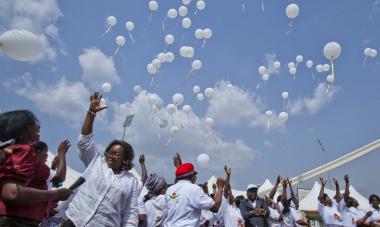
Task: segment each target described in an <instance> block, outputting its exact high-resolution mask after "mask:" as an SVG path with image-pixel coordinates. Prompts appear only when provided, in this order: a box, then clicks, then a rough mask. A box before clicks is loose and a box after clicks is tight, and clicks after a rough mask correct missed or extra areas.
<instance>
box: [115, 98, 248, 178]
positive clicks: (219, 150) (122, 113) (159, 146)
mask: <svg viewBox="0 0 380 227" xmlns="http://www.w3.org/2000/svg"><path fill="white" fill-rule="evenodd" d="M147 95H149V93H148V92H147V91H142V92H141V93H140V94H139V95H138V96H136V97H135V99H134V100H133V102H132V103H123V104H120V103H116V102H114V103H113V104H112V105H111V106H112V110H113V111H114V115H113V120H112V121H111V123H110V124H109V126H108V127H109V130H110V131H111V132H112V133H113V134H114V135H115V136H116V137H117V138H121V137H122V134H123V128H122V124H123V121H124V119H125V117H126V116H127V115H128V114H131V113H133V114H134V115H135V117H134V120H133V122H132V124H131V126H130V127H129V128H127V130H126V140H127V141H128V142H130V143H131V144H132V146H133V147H134V149H135V151H136V153H138V154H141V153H144V154H146V155H147V156H148V157H149V160H150V161H151V163H149V164H148V165H149V168H150V169H152V170H150V171H152V172H157V173H159V174H163V175H165V176H172V175H173V173H172V172H168V171H169V170H172V169H173V168H168V166H169V167H171V166H172V160H171V157H172V156H173V155H174V154H175V153H176V152H179V153H181V154H182V157H183V160H184V161H187V162H195V160H196V157H197V156H198V155H199V154H201V153H207V154H209V155H210V157H211V160H212V163H213V165H212V166H210V168H209V169H210V170H221V169H222V167H223V165H224V164H226V163H227V162H231V163H234V164H236V166H235V169H241V168H244V167H247V166H249V165H251V164H252V160H254V158H255V155H256V152H255V150H254V149H253V148H251V147H249V146H248V145H246V144H245V143H244V142H243V141H242V140H239V139H236V140H234V141H225V140H224V139H223V138H222V137H220V136H219V135H218V133H217V132H216V133H215V134H213V133H212V131H211V129H210V128H209V127H208V126H207V125H206V124H205V122H204V119H203V118H199V117H198V116H196V115H195V114H192V115H191V117H190V118H188V116H187V115H186V114H184V113H183V112H182V111H181V110H180V111H178V113H177V114H175V116H174V118H173V120H172V118H171V117H170V115H169V114H168V113H167V112H166V110H165V109H161V110H160V111H159V112H158V113H156V114H155V113H152V111H151V107H150V105H149V103H148V101H147ZM160 119H167V120H168V122H169V126H168V127H165V128H160V127H159V122H160ZM188 119H190V120H189V121H188ZM172 122H174V125H176V126H178V127H179V131H178V133H177V134H176V135H175V136H174V137H173V138H174V141H172V142H171V143H169V144H167V143H168V141H169V140H170V138H171V136H172V135H171V132H170V127H171V125H172ZM173 138H172V139H173ZM237 163H239V165H237Z"/></svg>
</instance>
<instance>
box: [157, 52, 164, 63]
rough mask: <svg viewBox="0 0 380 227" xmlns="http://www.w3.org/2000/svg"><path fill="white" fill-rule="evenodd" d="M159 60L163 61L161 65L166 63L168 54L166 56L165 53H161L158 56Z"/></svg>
mask: <svg viewBox="0 0 380 227" xmlns="http://www.w3.org/2000/svg"><path fill="white" fill-rule="evenodd" d="M157 58H158V60H160V61H161V63H164V62H166V54H165V53H159V54H158V55H157Z"/></svg>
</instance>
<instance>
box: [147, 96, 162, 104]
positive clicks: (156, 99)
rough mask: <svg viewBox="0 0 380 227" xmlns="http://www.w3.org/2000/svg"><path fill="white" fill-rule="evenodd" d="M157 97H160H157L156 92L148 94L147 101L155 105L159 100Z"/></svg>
mask: <svg viewBox="0 0 380 227" xmlns="http://www.w3.org/2000/svg"><path fill="white" fill-rule="evenodd" d="M159 99H160V98H159V97H158V95H157V94H149V96H148V102H149V105H151V106H155V105H156V103H158V100H159Z"/></svg>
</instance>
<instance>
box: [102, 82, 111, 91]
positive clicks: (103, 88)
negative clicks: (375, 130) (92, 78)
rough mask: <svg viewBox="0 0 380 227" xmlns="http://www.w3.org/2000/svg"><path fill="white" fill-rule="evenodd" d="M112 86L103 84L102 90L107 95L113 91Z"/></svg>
mask: <svg viewBox="0 0 380 227" xmlns="http://www.w3.org/2000/svg"><path fill="white" fill-rule="evenodd" d="M111 88H112V87H111V84H110V83H104V84H102V90H103V91H104V92H106V93H108V92H110V91H111Z"/></svg>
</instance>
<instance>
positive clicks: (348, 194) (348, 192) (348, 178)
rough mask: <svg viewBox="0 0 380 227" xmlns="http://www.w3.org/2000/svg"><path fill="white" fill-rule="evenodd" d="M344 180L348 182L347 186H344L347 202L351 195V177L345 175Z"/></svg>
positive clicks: (345, 200)
mask: <svg viewBox="0 0 380 227" xmlns="http://www.w3.org/2000/svg"><path fill="white" fill-rule="evenodd" d="M344 181H345V182H346V186H345V188H344V202H345V203H347V200H348V197H349V196H350V177H349V176H348V175H345V176H344Z"/></svg>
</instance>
